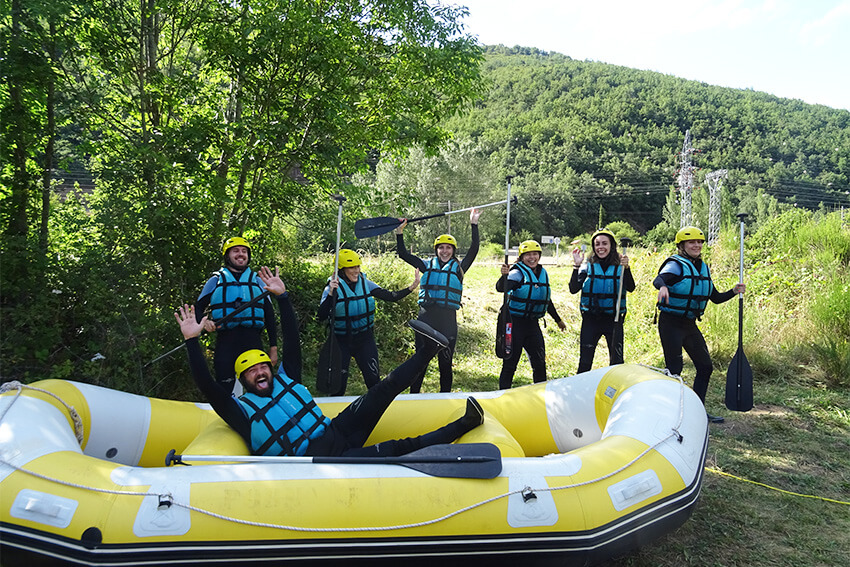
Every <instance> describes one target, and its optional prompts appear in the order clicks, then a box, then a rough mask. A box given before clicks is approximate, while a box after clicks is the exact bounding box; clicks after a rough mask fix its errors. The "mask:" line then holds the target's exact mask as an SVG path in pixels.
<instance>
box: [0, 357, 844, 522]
mask: <svg viewBox="0 0 850 567" xmlns="http://www.w3.org/2000/svg"><path fill="white" fill-rule="evenodd" d="M644 366H646V365H644ZM646 368H650V369H652V370H655V371H657V372H660V373H662V374H665V375H667V376H669V377H671V378H676V379H678V381H679V386H680V393H679V421H678V423H677V424H676V427H674V428H672V430H671V433H670V434H669V435H667V436H666V437H664V438H663V439H661V440H660V441H658V442H657V443H655V444H654V445H652V446H651V447H648V448H647V449H645V450H644V451H642V452H641V453H640V454H639V455H638V456H636V457H635V458H634V459H632V460H631V461H630V462H628V463H626V464H625V465H623V466H621V467H620V468H618V469H616V470H614V471H612V472H610V473H608V474H606V475H604V476H601V477H599V478H596V479H592V480H588V481H584V482H579V483H575V484H565V485H562V486H553V487H545V488H532V487H530V486H525V487H523V488H521V489H518V490H512V491H509V492H506V493H504V494H499V495H496V496H493V497H492V498H488V499H486V500H482V501H480V502H476V503H474V504H470V505H469V506H465V507H463V508H460V509H458V510H455V511H453V512H450V513H448V514H445V515H443V516H440V517H438V518H433V519H430V520H424V521H422V522H414V523H409V524H397V525H394V526H361V527H354V528H306V527H303V526H289V525H285V524H273V523H267V522H253V521H250V520H243V519H240V518H234V517H232V516H225V515H223V514H219V513H217V512H213V511H211V510H206V509H204V508H199V507H197V506H192V505H190V504H184V503H182V502H179V501H176V500H174V497H173V495H171V494H170V493H165V494H163V493H158V492H131V491H126V490H110V489H106V488H96V487H92V486H85V485H81V484H76V483H72V482H68V481H64V480H60V479H57V478H52V477H49V476H47V475H43V474H40V473H36V472H34V471H31V470H27V469H25V468H22V467H19V466H17V465H14V464H12V463H9V462H7V461H6V460H5V459H2V458H0V464H3V465H6V466H9V467H12V468H13V469H15V470H17V471H19V472H22V473H25V474H27V475H30V476H33V477H36V478H40V479H43V480H46V481H49V482H55V483H57V484H61V485H63V486H69V487H72V488H79V489H81V490H88V491H91V492H97V493H101V494H116V495H122V496H142V497H155V498H157V499H158V501H159V504H160V507H170V506H176V507H178V508H183V509H186V510H189V511H192V512H197V513H198V514H203V515H205V516H210V517H212V518H217V519H220V520H224V521H227V522H231V523H234V524H239V525H245V526H252V527H261V528H271V529H277V530H285V531H293V532H315V533H350V532H379V531H394V530H403V529H410V528H418V527H424V526H429V525H433V524H437V523H440V522H444V521H446V520H448V519H450V518H453V517H455V516H459V515H461V514H463V513H466V512H469V511H471V510H474V509H476V508H480V507H481V506H485V505H487V504H490V503H492V502H496V501H498V500H502V499H504V498H509V497H510V496H514V495H517V494H519V495H521V496H522V497H523V498H524V499H525V500H527V499H528V498H530V497H533V495H534V493H535V492H556V491H560V490H567V489H571V488H578V487H581V486H587V485H589V484H594V483H597V482H600V481H602V480H605V479H607V478H610V477H612V476H614V475H616V474H619V473H620V472H622V471H624V470H625V469H627V468H629V467H630V466H632V465H633V464H635V463H636V462H637V461H639V460H640V459H641V458H643V457H644V456H645V455H646V454H647V453H649V452H650V451H653V450H655V449H656V448H658V447H659V446H660V445H661V444H663V443H665V442H667V441H668V440H670V439H671V438H676V439H677V441H681V438H682V435H681V433H679V427H680V426H681V425H682V421H683V419H684V407H685V406H684V387H685V384H684V381H683V380H682V377H681V376H678V375H673V374H670V372H669V371H668V370H667V369H660V368H654V367H651V366H646ZM15 388H17V390H18V394H17V395H16V396H15V398H14V399H13V400H12V402H11V403H10V404H9V406H7V407H6V409H5V410H4V411H3V413H2V414H0V422H2V420H3V418H4V417H5V415H6V412H8V411H9V408H10V407H11V406H12V404H13V403H14V402H15V400H17V398H18V396H19V395H20V393H21V391H22V389H23V388H27V389H31V390H36V391H39V392H44V393H46V394H50V395H51V396H53V397H55V398H56V399H58V400H59V401H61V402H62V404H63V405H65V407H66V408H68V411H69V413H70V414H71V415H72V417H73V419H74V424H75V425H74V427H75V431H77V430H78V431H79V433H78V435H77V437H78V439H79V440H80V442H82V422H81V420H80V419H79V415H78V414H77V412H76V411H75V410H74V408H73V407H72V406H70V405H68V404H66V403H65V402H64V401H63V400H61V399H60V398H59V397H58V396H56V395H55V394H53V393H52V392H47V391H45V390H41V389H40V388H34V387H32V386H25V385H22V384H20V383H17V382H9V383H8V386H7V384H4V385H3V386H2V388H0V393H2V392H6V391H10V390H12V389H15ZM77 424H79V428H78V427H77ZM707 470H711V471H712V472H718V473H720V474H724V475H726V476H731V477H733V478H738V477H734V476H733V475H730V474H728V473H723V472H722V471H717V470H715V469H707ZM739 480H746V479H739ZM747 482H752V483H753V484H757V485H760V486H764V487H767V488H771V489H773V490H779V491H780V492H783V493H786V494H791V495H796V496H805V497H808V498H820V497H817V496H808V495H804V494H797V493H794V492H789V491H785V490H780V489H777V488H773V487H771V486H767V485H765V484H761V483H757V482H753V481H747ZM821 499H822V500H826V501H829V502H837V503H839V504H848V503H847V502H841V501H837V500H830V499H828V498H821Z"/></svg>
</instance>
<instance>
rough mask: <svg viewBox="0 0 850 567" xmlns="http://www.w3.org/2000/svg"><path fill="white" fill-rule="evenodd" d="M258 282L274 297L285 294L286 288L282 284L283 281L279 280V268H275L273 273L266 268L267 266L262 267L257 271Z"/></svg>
mask: <svg viewBox="0 0 850 567" xmlns="http://www.w3.org/2000/svg"><path fill="white" fill-rule="evenodd" d="M259 276H260V280H262V282H263V283H264V284H265V286H266V289H267V290H269V291H270V292H272V293H273V294H275V295H280V294H282V293H285V292H286V286H285V285H284V284H283V280H282V279H280V268H275V269H274V273H272V271H271V270H270V269H269V268H268V266H263V267H262V268H260V271H259Z"/></svg>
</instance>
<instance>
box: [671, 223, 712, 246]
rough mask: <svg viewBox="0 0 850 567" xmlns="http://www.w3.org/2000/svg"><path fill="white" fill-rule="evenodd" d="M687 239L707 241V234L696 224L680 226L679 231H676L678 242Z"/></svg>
mask: <svg viewBox="0 0 850 567" xmlns="http://www.w3.org/2000/svg"><path fill="white" fill-rule="evenodd" d="M685 240H702V241H703V242H705V235H704V234H703V233H702V231H701V230H700V229H698V228H697V227H695V226H686V227H684V228H680V229H679V232H677V233H676V244H679V243H680V242H684V241H685Z"/></svg>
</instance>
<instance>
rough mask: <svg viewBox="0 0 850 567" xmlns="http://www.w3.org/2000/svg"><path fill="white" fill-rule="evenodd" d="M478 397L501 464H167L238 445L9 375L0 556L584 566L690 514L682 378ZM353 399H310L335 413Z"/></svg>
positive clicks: (109, 395)
mask: <svg viewBox="0 0 850 567" xmlns="http://www.w3.org/2000/svg"><path fill="white" fill-rule="evenodd" d="M7 388H8V385H7ZM475 396H476V397H477V398H478V400H479V401H480V402H481V405H482V407H483V408H484V410H485V412H486V420H485V424H484V425H483V426H482V427H479V428H478V429H476V430H474V431H473V432H471V433H470V434H468V435H466V436H465V437H464V438H462V439H461V440H460V442H489V443H494V444H496V445H497V446H498V447H499V449H500V451H501V454H502V470H501V473H500V474H499V475H498V476H496V477H495V478H490V479H474V478H445V477H442V476H433V475H429V474H424V473H422V472H418V471H415V470H411V469H410V468H407V467H403V466H396V465H389V464H371V463H369V464H316V463H310V462H297V463H293V462H289V461H286V462H282V463H281V462H275V463H268V462H250V463H241V462H240V463H234V462H226V463H221V462H219V463H211V464H203V465H200V466H199V465H196V466H171V467H166V466H164V465H165V463H164V461H165V457H166V454H167V453H168V452H169V451H170V450H172V449H174V450H176V451H177V452H178V453H189V454H206V455H236V454H242V455H247V450H246V448H245V445H244V443H242V441H241V439H240V438H239V437H238V436H237V435H236V434H235V433H233V432H232V431H231V430H230V429H229V428H228V427H227V426H226V425H224V424H223V422H221V420H219V418H218V417H217V416H216V415H215V414H214V412H212V411H211V409H210V408H209V406H208V405H206V404H193V403H188V402H174V401H167V400H158V399H150V398H145V397H141V396H136V395H131V394H126V393H122V392H118V391H114V390H109V389H105V388H100V387H96V386H91V385H86V384H80V383H74V382H67V381H53V380H48V381H43V382H37V383H35V384H31V385H29V386H23V387H21V386H19V385H17V386H13V387H12V388H11V389H10V391H8V392H6V393H5V394H4V395H2V397H0V507H2V510H0V545H2V550H0V551H2V561H3V565H4V566H5V567H11V566H13V565H18V564H20V565H31V564H33V562H34V560H36V561H37V560H39V559H41V560H42V562H43V563H46V564H56V563H58V562H60V561H65V562H69V563H79V564H93V565H192V564H205V563H211V564H215V565H222V564H233V565H239V564H245V563H248V562H251V561H256V562H258V563H262V564H266V565H270V564H292V565H294V564H302V563H305V562H311V561H315V562H327V563H333V562H340V563H341V562H343V561H344V562H345V564H346V565H351V564H357V563H363V564H365V563H374V562H375V561H376V560H384V563H385V564H400V563H401V562H402V561H404V562H405V563H417V562H418V561H416V560H420V561H423V562H424V561H433V560H435V559H437V560H440V561H444V562H447V563H452V562H459V561H463V563H464V564H468V563H469V562H470V561H473V560H475V559H479V560H481V561H475V562H476V563H481V562H482V561H483V562H486V563H487V564H492V563H496V562H498V561H503V560H504V561H513V560H522V561H523V563H529V562H531V563H533V562H534V561H535V560H548V561H547V562H552V563H555V564H559V565H585V564H593V563H595V562H598V561H601V560H604V559H607V558H610V557H612V556H617V555H620V554H622V553H625V552H627V551H629V550H631V549H634V548H636V547H639V546H641V545H643V544H645V543H647V542H648V541H651V540H652V539H653V538H656V537H658V536H659V535H661V534H664V533H666V532H669V531H670V530H673V529H675V528H676V527H678V526H679V525H681V524H682V523H683V522H684V521H685V520H686V519H687V517H688V516H689V515H690V512H691V510H692V508H693V506H694V504H695V503H696V500H697V498H698V496H699V491H700V486H701V482H702V471H703V461H704V458H705V451H706V443H707V440H708V424H707V421H706V415H705V410H704V408H703V406H702V404H701V403H700V401H699V399H698V398H697V396H696V395H695V394H694V393H693V392H692V391H691V390H690V388H688V387H687V386H685V385H683V384H682V382H681V381H680V380H679V379H678V378H671V377H668V376H665V375H663V374H661V373H659V372H657V371H654V370H651V369H648V368H645V367H641V366H636V365H621V366H616V367H611V368H603V369H598V370H594V371H591V372H587V373H584V374H580V375H578V376H573V377H568V378H562V379H558V380H551V381H549V382H546V383H542V384H535V385H532V386H525V387H522V388H515V389H513V390H506V391H498V392H482V393H476V394H475ZM465 398H466V394H428V395H404V396H400V397H399V398H398V400H397V401H396V402H394V403H393V404H392V406H391V407H390V409H389V410H388V412H387V413H386V415H385V416H384V418H383V419H382V420H381V422H380V424H379V426H378V429H377V430H376V431H375V433H374V435H373V436H372V438H371V439H370V443H374V442H379V441H381V440H384V439H388V438H395V437H402V436H410V435H416V434H419V433H421V432H423V431H426V430H429V429H433V428H435V427H437V426H439V425H442V424H444V423H446V421H447V420H448V419H451V418H453V417H454V416H456V415H459V414H460V413H461V412H462V411H463V408H464V400H465ZM350 400H351V398H348V399H346V398H327V399H324V400H319V402H320V405H321V406H322V409H323V410H324V411H325V412H326V413H327V414H328V415H330V416H333V415H335V414H336V413H337V412H339V411H340V410H341V409H342V408H343V407H344V406H345V404H346V403H347V402H349V401H350ZM73 416H79V417H78V418H76V421H77V426H76V429H77V432H76V434H75V417H73Z"/></svg>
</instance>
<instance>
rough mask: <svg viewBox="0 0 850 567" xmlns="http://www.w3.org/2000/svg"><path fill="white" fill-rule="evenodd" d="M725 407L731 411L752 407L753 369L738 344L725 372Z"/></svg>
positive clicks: (747, 409) (748, 409)
mask: <svg viewBox="0 0 850 567" xmlns="http://www.w3.org/2000/svg"><path fill="white" fill-rule="evenodd" d="M726 407H727V408H728V409H729V410H731V411H750V410H751V409H753V369H752V368H750V363H749V361H748V360H747V357H746V355H745V354H744V349H743V348H741V347H740V346H739V347H738V351H737V352H736V353H735V356H733V357H732V362H731V363H730V364H729V371H728V372H727V373H726Z"/></svg>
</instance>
